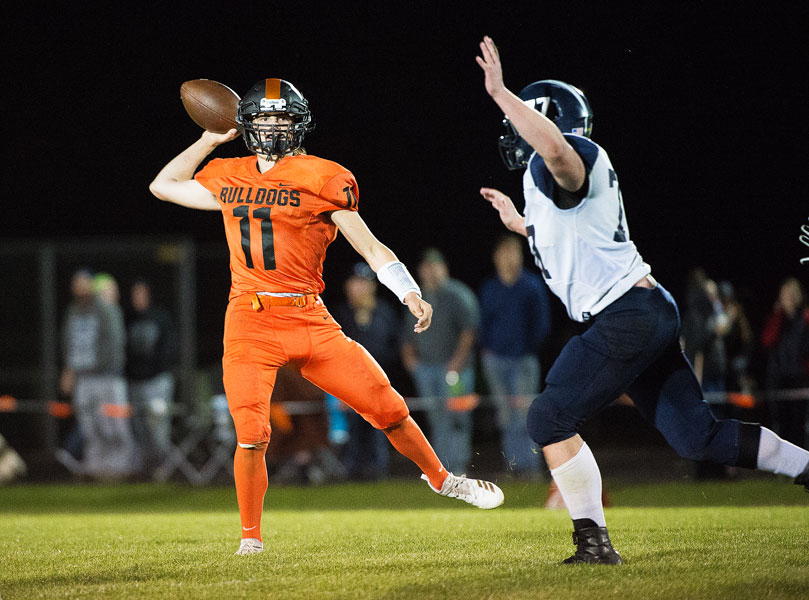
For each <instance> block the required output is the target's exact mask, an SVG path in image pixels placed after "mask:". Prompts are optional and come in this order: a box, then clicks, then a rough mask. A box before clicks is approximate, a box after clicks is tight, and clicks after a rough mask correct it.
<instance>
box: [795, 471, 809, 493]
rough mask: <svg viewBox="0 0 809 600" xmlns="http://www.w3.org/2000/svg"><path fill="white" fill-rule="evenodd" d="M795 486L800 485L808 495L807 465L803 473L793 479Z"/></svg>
mask: <svg viewBox="0 0 809 600" xmlns="http://www.w3.org/2000/svg"><path fill="white" fill-rule="evenodd" d="M795 485H802V486H803V487H804V488H806V491H807V493H809V464H807V465H806V468H805V469H804V470H803V473H801V474H800V475H798V476H797V477H796V478H795Z"/></svg>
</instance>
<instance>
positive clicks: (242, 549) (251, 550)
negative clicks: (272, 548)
mask: <svg viewBox="0 0 809 600" xmlns="http://www.w3.org/2000/svg"><path fill="white" fill-rule="evenodd" d="M259 552H264V544H263V543H261V542H260V541H258V540H257V539H256V538H243V539H242V541H241V543H240V544H239V549H238V550H236V556H244V555H246V554H258V553H259Z"/></svg>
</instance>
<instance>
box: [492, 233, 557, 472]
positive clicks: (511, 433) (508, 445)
mask: <svg viewBox="0 0 809 600" xmlns="http://www.w3.org/2000/svg"><path fill="white" fill-rule="evenodd" d="M492 260H493V262H494V267H495V272H496V274H495V275H494V276H493V277H490V278H489V279H487V280H486V281H485V282H484V283H483V286H482V287H481V290H480V346H481V350H482V356H481V365H482V367H483V372H484V375H485V376H486V382H487V383H488V386H489V392H490V393H491V396H492V400H493V402H494V405H495V407H496V409H497V422H498V425H499V428H500V435H501V445H502V450H503V456H504V457H505V460H506V465H507V468H508V469H509V470H511V471H513V472H514V474H515V475H517V476H537V475H538V474H539V468H540V457H541V452H539V449H538V448H537V447H536V444H534V442H533V441H532V440H531V438H530V436H529V435H528V429H527V427H526V424H525V423H526V416H527V414H528V407H529V406H530V404H531V401H532V400H533V399H534V396H536V395H537V394H538V393H539V382H540V364H539V359H538V356H537V355H538V353H539V351H540V348H541V346H542V344H543V343H544V342H545V341H546V339H547V338H548V336H549V334H550V329H551V312H550V298H549V296H548V289H547V286H546V285H545V283H544V282H543V281H542V280H541V279H540V277H539V276H538V275H536V274H534V273H531V272H530V271H527V270H525V269H524V268H523V243H522V241H521V240H520V238H518V237H517V236H516V235H514V234H508V235H506V236H504V237H502V238H500V240H499V241H498V242H497V244H496V245H495V247H494V252H493V254H492Z"/></svg>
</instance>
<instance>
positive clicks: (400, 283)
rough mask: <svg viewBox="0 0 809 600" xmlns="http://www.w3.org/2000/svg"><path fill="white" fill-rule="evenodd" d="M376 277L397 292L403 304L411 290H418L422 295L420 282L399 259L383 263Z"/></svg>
mask: <svg viewBox="0 0 809 600" xmlns="http://www.w3.org/2000/svg"><path fill="white" fill-rule="evenodd" d="M376 277H377V279H379V282H380V283H381V284H382V285H384V286H385V287H386V288H388V289H389V290H390V291H391V292H393V293H394V294H396V297H397V298H399V301H400V302H401V303H402V304H404V299H405V296H407V295H408V294H409V293H410V292H416V293H417V294H418V295H419V297H421V289H420V288H419V286H418V284H417V283H416V282H415V280H414V279H413V277H412V276H411V275H410V273H409V272H408V271H407V267H405V266H404V265H403V264H402V263H401V262H399V261H398V260H393V261H391V262H389V263H386V264H384V265H382V267H380V269H379V271H377V272H376Z"/></svg>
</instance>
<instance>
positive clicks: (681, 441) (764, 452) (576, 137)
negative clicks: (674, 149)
mask: <svg viewBox="0 0 809 600" xmlns="http://www.w3.org/2000/svg"><path fill="white" fill-rule="evenodd" d="M480 50H481V56H478V57H476V59H477V62H478V64H479V65H480V67H481V69H483V72H484V75H485V87H486V91H487V92H488V94H489V95H490V96H491V97H492V99H493V100H494V101H495V103H496V104H497V105H498V106H499V107H500V109H501V110H502V111H503V113H505V115H506V120H505V121H504V123H505V124H506V127H507V129H508V134H507V135H505V136H503V137H502V138H501V139H500V150H501V155H502V157H503V159H504V161H505V163H506V165H507V166H508V167H509V168H512V169H515V168H525V169H526V171H525V176H524V179H523V188H524V193H525V215H521V214H519V213H518V212H517V210H516V208H515V207H514V204H513V202H512V201H511V199H510V198H508V196H506V195H505V194H503V193H502V192H500V191H498V190H495V189H492V188H482V189H481V190H480V193H481V195H482V196H483V197H484V198H485V199H486V200H487V201H489V202H490V203H491V204H492V206H493V207H494V208H495V209H496V210H497V212H498V213H499V216H500V220H501V221H502V222H503V224H504V225H505V226H506V227H507V228H508V229H510V230H511V231H514V232H516V233H519V234H521V235H523V236H525V237H526V238H528V244H529V247H530V250H531V252H532V253H533V255H534V258H535V261H536V263H537V266H538V267H539V269H540V270H541V271H542V275H543V276H544V278H545V282H546V283H547V284H548V286H549V287H550V289H551V290H552V291H553V292H554V294H556V295H557V296H558V297H559V298H560V300H562V302H563V303H564V305H565V307H566V308H567V312H568V315H569V316H570V318H572V319H574V320H576V321H580V322H583V323H587V325H588V327H587V330H586V331H585V332H584V333H583V334H581V335H577V336H574V337H573V338H571V339H570V341H569V342H568V343H567V344H566V345H565V347H564V348H563V350H562V351H561V353H560V354H559V356H558V357H557V359H556V361H555V362H554V365H553V367H552V368H551V370H550V371H549V373H548V375H547V378H546V383H547V385H546V388H545V390H544V391H543V392H542V393H541V394H540V395H539V396H538V397H537V398H536V399H535V400H534V402H533V403H532V405H531V409H530V411H529V414H528V418H527V426H528V432H529V433H530V434H531V437H532V438H533V440H534V441H535V442H536V443H537V444H539V445H540V446H542V448H543V452H544V454H545V459H546V460H547V462H548V466H549V467H550V469H551V475H552V476H553V479H554V481H555V482H556V485H557V486H558V488H559V491H560V492H561V494H562V498H563V499H564V501H565V505H566V506H567V509H568V511H569V512H570V517H571V519H572V520H573V528H574V532H573V542H574V544H576V546H577V548H576V552H575V554H573V556H571V557H569V558H567V559H565V561H564V562H565V563H596V564H599V563H600V564H618V563H620V562H621V556H620V555H619V554H618V552H616V551H615V549H614V548H613V546H612V543H611V541H610V538H609V534H608V532H607V528H606V521H605V519H604V508H603V506H602V503H601V474H600V472H599V470H598V465H597V464H596V461H595V458H594V457H593V453H592V452H591V451H590V449H589V448H588V447H587V444H586V443H585V442H584V441H583V440H582V438H581V436H580V435H579V434H578V430H579V428H580V427H581V425H582V424H583V423H584V422H585V421H586V420H587V419H588V418H590V417H591V416H593V415H594V414H595V413H597V412H598V411H599V410H601V409H603V408H604V407H606V406H607V405H609V404H611V403H612V402H613V401H614V400H616V399H617V398H618V397H619V396H621V395H623V394H626V395H628V396H629V397H630V398H631V400H632V401H633V403H634V405H635V406H636V408H637V409H638V410H639V411H640V413H641V414H642V415H643V417H644V418H646V419H647V420H648V421H649V422H650V423H651V424H653V425H654V426H655V427H656V428H657V429H658V430H659V431H660V432H661V433H662V434H663V436H664V437H665V438H666V440H667V441H668V443H669V444H670V445H671V446H672V447H673V448H674V449H675V450H676V451H677V452H678V453H679V454H680V455H681V456H683V457H686V458H689V459H692V460H709V461H714V462H717V463H720V464H725V465H734V466H740V467H746V468H751V469H753V468H758V469H761V470H764V471H769V472H772V473H778V474H783V475H789V476H790V477H794V478H795V483H796V484H798V485H803V486H805V487H806V489H807V491H809V452H807V451H806V450H804V449H803V448H799V447H798V446H795V445H793V444H791V443H789V442H787V441H784V440H782V439H781V438H779V437H778V436H777V435H776V434H774V433H773V432H772V431H770V430H769V429H766V428H764V427H761V426H760V425H758V424H755V423H743V422H741V421H737V420H733V419H727V420H717V419H716V418H715V417H714V415H713V414H712V413H711V410H710V408H709V406H708V404H707V403H706V402H705V401H704V399H703V395H702V390H701V389H700V386H699V382H698V381H697V379H696V377H695V375H694V372H693V370H692V368H691V365H690V364H689V363H688V361H687V359H686V358H685V356H684V355H683V353H682V350H681V348H680V345H679V331H680V317H679V313H678V310H677V305H676V303H675V302H674V299H673V298H672V297H671V295H670V294H669V293H668V292H667V291H666V290H665V289H664V288H663V287H662V286H661V285H659V284H658V283H657V282H656V281H655V280H654V279H653V278H652V276H651V268H650V267H649V265H647V264H646V263H645V262H643V259H642V258H641V256H640V254H639V253H638V251H637V249H636V247H635V245H634V244H633V243H632V241H631V240H630V238H629V228H628V226H627V223H626V215H625V212H624V206H623V201H622V198H621V193H620V189H619V187H618V178H617V176H616V174H615V171H614V170H613V168H612V165H611V164H610V160H609V157H608V156H607V153H606V152H605V151H604V149H603V148H601V147H600V146H598V145H597V144H595V143H594V142H592V141H591V140H590V139H589V136H590V131H591V128H592V112H591V110H590V105H589V103H588V102H587V100H586V98H585V97H584V94H582V92H581V91H580V90H578V89H577V88H575V87H573V86H571V85H568V84H566V83H563V82H561V81H555V80H543V81H538V82H536V83H533V84H531V85H529V86H528V87H526V88H525V89H524V90H523V91H522V92H521V93H520V95H519V96H517V95H515V94H513V93H512V92H511V91H509V90H508V89H507V88H506V87H505V85H504V83H503V72H502V67H501V64H500V58H499V54H498V51H497V48H496V46H495V45H494V42H493V41H492V39H491V38H489V37H484V38H483V41H482V42H481V44H480Z"/></svg>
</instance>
